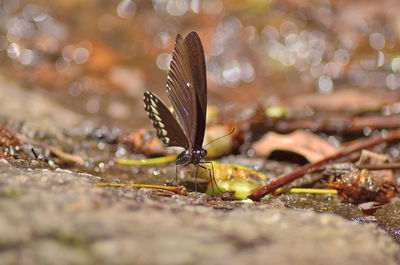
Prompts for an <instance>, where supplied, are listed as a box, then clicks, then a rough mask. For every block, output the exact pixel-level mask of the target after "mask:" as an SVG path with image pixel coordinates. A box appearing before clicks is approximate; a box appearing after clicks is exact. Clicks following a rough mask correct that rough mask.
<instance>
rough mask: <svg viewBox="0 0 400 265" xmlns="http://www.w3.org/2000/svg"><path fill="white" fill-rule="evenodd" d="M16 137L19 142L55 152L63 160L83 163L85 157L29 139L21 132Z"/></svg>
mask: <svg viewBox="0 0 400 265" xmlns="http://www.w3.org/2000/svg"><path fill="white" fill-rule="evenodd" d="M17 139H18V140H19V141H21V142H25V143H30V144H32V145H37V146H40V147H41V148H43V149H48V150H49V151H50V152H52V153H53V154H55V155H56V156H57V157H59V158H61V159H62V160H64V161H71V162H75V163H77V164H79V165H83V164H85V159H83V158H82V157H80V156H77V155H72V154H68V153H65V152H64V151H62V150H61V149H59V148H56V147H54V146H51V145H48V144H46V143H43V142H39V141H35V140H32V139H29V138H27V137H25V136H23V135H21V134H17Z"/></svg>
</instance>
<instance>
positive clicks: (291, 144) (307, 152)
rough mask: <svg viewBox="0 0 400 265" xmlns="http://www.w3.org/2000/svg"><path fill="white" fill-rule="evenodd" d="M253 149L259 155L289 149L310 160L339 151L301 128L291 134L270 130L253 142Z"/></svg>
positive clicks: (313, 160)
mask: <svg viewBox="0 0 400 265" xmlns="http://www.w3.org/2000/svg"><path fill="white" fill-rule="evenodd" d="M253 149H254V152H255V154H256V155H258V156H268V155H270V154H271V153H272V152H273V151H276V150H282V151H289V152H293V153H296V154H299V155H301V156H303V157H304V158H306V159H307V160H308V161H309V162H315V161H318V160H320V159H322V158H324V157H327V156H330V155H333V154H335V153H336V152H337V151H338V149H337V148H336V147H334V146H333V145H331V144H329V143H327V142H326V141H325V140H323V139H322V138H321V137H319V136H317V135H315V134H312V133H308V132H305V131H300V130H298V131H295V132H293V133H290V134H278V133H275V132H269V133H267V134H266V135H265V136H264V137H262V138H261V139H260V140H258V141H257V142H255V143H254V144H253Z"/></svg>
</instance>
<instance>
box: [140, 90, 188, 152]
mask: <svg viewBox="0 0 400 265" xmlns="http://www.w3.org/2000/svg"><path fill="white" fill-rule="evenodd" d="M143 101H144V104H145V110H146V112H147V115H148V116H149V118H150V120H151V123H152V124H153V127H154V128H155V129H156V132H157V137H158V138H159V139H160V140H161V141H162V142H163V143H164V144H165V145H167V146H180V147H183V148H185V149H187V148H188V146H189V143H188V140H187V138H186V136H185V134H184V133H183V130H182V128H181V126H180V125H179V124H178V122H177V121H176V119H175V117H174V116H173V115H172V113H171V111H169V109H168V108H167V106H165V104H164V103H163V102H162V101H161V100H160V99H159V98H158V97H157V96H156V95H154V94H153V93H151V92H145V93H144V98H143Z"/></svg>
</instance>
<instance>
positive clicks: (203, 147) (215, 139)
mask: <svg viewBox="0 0 400 265" xmlns="http://www.w3.org/2000/svg"><path fill="white" fill-rule="evenodd" d="M234 131H235V128H233V129H232V131H230V132H229V133H227V134H225V135H222V136H220V137H218V138H215V139H214V140H212V141H211V142H208V143H207V144H206V145H205V146H203V148H204V147H206V146H207V145H209V144H211V143H213V142H215V141H217V140H219V139H221V138H224V137H226V136H228V135H231V134H232V133H233V132H234Z"/></svg>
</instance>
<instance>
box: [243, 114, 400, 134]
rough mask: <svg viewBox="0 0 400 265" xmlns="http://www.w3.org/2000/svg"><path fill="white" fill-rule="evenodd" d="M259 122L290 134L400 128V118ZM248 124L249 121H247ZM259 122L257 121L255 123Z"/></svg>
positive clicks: (397, 116) (267, 127) (261, 119)
mask: <svg viewBox="0 0 400 265" xmlns="http://www.w3.org/2000/svg"><path fill="white" fill-rule="evenodd" d="M259 119H260V120H259V121H258V122H260V123H264V124H265V125H266V127H265V128H264V129H265V130H273V131H275V132H279V133H289V132H292V131H295V130H298V129H309V128H311V129H312V130H313V131H324V132H340V133H354V132H362V131H363V130H364V129H365V128H366V127H368V128H371V129H372V130H379V129H397V128H399V127H400V116H399V115H396V116H368V117H318V118H313V119H297V120H277V121H274V122H270V123H268V122H266V121H265V119H266V118H265V117H262V118H261V117H260V118H259ZM246 122H247V121H246ZM254 122H257V121H254Z"/></svg>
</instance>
